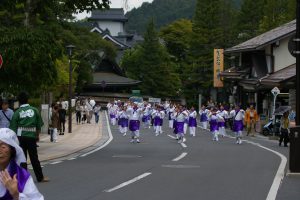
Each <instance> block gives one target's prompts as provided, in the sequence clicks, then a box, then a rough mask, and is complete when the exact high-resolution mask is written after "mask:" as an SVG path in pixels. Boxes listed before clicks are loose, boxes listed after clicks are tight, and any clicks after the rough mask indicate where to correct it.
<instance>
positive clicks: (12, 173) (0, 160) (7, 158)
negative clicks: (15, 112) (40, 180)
mask: <svg viewBox="0 0 300 200" xmlns="http://www.w3.org/2000/svg"><path fill="white" fill-rule="evenodd" d="M24 162H26V159H25V155H24V153H23V150H22V149H21V147H20V146H19V144H18V139H17V136H16V133H15V132H13V131H12V130H10V129H8V128H1V129H0V199H3V200H13V199H20V200H43V199H44V197H43V195H42V194H41V193H40V192H39V191H38V189H37V188H36V186H35V184H34V182H33V179H32V177H31V175H30V173H29V172H28V171H27V170H26V169H24V168H22V167H21V166H20V165H21V163H24Z"/></svg>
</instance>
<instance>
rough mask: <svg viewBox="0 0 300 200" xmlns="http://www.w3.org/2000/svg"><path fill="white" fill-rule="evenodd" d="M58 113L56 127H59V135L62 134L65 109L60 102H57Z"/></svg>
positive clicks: (63, 131) (64, 122)
mask: <svg viewBox="0 0 300 200" xmlns="http://www.w3.org/2000/svg"><path fill="white" fill-rule="evenodd" d="M58 115H59V126H58V127H57V128H60V129H59V130H60V133H59V135H64V134H65V124H66V115H67V111H66V109H64V108H63V107H62V105H61V104H59V106H58Z"/></svg>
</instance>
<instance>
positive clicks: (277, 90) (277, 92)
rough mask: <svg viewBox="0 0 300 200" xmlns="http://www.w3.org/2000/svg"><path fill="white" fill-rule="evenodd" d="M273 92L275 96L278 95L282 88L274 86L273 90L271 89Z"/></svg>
mask: <svg viewBox="0 0 300 200" xmlns="http://www.w3.org/2000/svg"><path fill="white" fill-rule="evenodd" d="M271 92H272V94H273V95H274V96H277V95H278V94H279V93H280V90H279V89H278V87H274V88H273V89H272V90H271Z"/></svg>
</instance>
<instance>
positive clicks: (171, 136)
mask: <svg viewBox="0 0 300 200" xmlns="http://www.w3.org/2000/svg"><path fill="white" fill-rule="evenodd" d="M168 136H169V137H170V138H172V139H174V140H175V139H176V137H174V136H173V135H168Z"/></svg>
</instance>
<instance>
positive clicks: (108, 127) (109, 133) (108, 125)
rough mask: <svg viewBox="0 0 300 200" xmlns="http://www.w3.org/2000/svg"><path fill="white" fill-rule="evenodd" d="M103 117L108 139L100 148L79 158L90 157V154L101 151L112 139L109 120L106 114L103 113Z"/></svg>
mask: <svg viewBox="0 0 300 200" xmlns="http://www.w3.org/2000/svg"><path fill="white" fill-rule="evenodd" d="M105 116H106V123H107V130H108V135H109V139H108V140H107V141H106V142H105V143H104V144H103V145H102V146H100V147H98V148H96V149H94V150H92V151H90V152H88V153H85V154H82V155H81V156H80V157H85V156H87V155H90V154H92V153H95V152H96V151H99V150H100V149H103V148H104V147H106V146H107V145H108V144H109V143H110V142H111V141H112V140H113V139H114V137H113V135H112V133H111V129H110V124H109V120H108V116H107V112H106V111H105Z"/></svg>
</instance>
